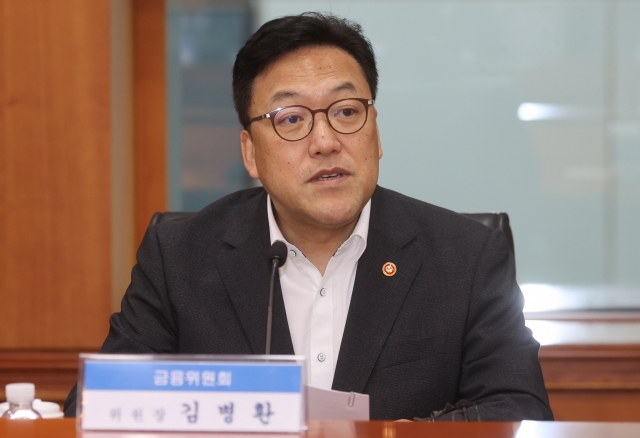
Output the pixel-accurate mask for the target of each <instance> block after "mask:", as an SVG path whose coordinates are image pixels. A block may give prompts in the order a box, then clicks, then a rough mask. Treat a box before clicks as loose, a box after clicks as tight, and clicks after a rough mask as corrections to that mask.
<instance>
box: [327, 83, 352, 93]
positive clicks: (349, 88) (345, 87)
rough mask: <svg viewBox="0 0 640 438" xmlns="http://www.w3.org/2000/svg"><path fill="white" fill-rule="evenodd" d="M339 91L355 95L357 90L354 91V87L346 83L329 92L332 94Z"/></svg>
mask: <svg viewBox="0 0 640 438" xmlns="http://www.w3.org/2000/svg"><path fill="white" fill-rule="evenodd" d="M339 91H353V92H354V93H355V92H357V91H358V90H357V89H356V86H355V85H353V84H352V83H351V82H348V81H347V82H343V83H341V84H340V85H338V86H337V87H335V88H334V89H333V90H331V92H332V93H337V92H339Z"/></svg>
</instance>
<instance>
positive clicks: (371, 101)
mask: <svg viewBox="0 0 640 438" xmlns="http://www.w3.org/2000/svg"><path fill="white" fill-rule="evenodd" d="M345 100H357V101H358V102H360V103H362V104H363V105H364V122H362V126H361V127H359V128H358V129H356V130H355V131H353V132H340V131H338V130H337V129H336V128H335V127H334V126H333V125H332V124H331V120H330V119H329V108H331V107H332V106H333V105H335V104H336V103H339V102H344V101H345ZM374 103H375V100H374V99H363V98H358V97H348V98H346V99H340V100H336V101H335V102H333V103H332V104H330V105H329V106H328V107H326V108H324V109H322V108H320V109H315V110H313V109H311V108H309V107H307V106H304V105H289V106H283V107H281V108H276V109H274V110H273V111H269V112H268V113H266V114H262V115H261V116H257V117H254V118H252V119H249V122H248V123H247V124H246V125H245V127H244V128H245V129H247V130H248V129H249V125H250V124H252V123H253V122H257V121H259V120H262V119H270V120H271V126H273V130H274V131H275V133H276V134H277V135H278V137H280V138H281V139H283V140H285V141H300V140H303V139H305V138H307V137H308V136H309V134H311V131H313V127H314V126H315V123H316V114H318V113H324V115H325V116H326V117H327V123H328V124H329V126H331V129H333V130H334V131H336V132H337V133H338V134H344V135H349V134H355V133H356V132H358V131H360V130H361V129H362V128H364V125H366V124H367V120H369V107H370V106H371V105H373V104H374ZM287 108H304V109H306V110H308V111H309V112H310V113H311V128H309V132H307V134H306V135H305V136H304V137H300V138H298V139H296V140H289V139H288V138H284V137H283V136H282V135H280V133H279V132H278V130H277V129H276V122H275V116H276V114H278V113H279V112H280V111H282V110H285V109H287Z"/></svg>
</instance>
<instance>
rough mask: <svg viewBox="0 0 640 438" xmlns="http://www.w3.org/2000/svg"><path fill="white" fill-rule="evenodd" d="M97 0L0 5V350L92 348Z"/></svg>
mask: <svg viewBox="0 0 640 438" xmlns="http://www.w3.org/2000/svg"><path fill="white" fill-rule="evenodd" d="M109 53H110V52H109V0H92V1H84V0H56V1H49V0H30V1H13V0H0V302H1V305H0V349H58V348H62V349H64V348H91V349H95V348H97V347H98V346H100V345H101V343H102V341H103V340H104V337H105V336H106V334H107V330H108V321H107V318H108V316H109V312H110V309H111V301H110V297H111V260H110V208H111V207H110V149H111V144H110V126H109V114H110V113H109V110H110V108H109Z"/></svg>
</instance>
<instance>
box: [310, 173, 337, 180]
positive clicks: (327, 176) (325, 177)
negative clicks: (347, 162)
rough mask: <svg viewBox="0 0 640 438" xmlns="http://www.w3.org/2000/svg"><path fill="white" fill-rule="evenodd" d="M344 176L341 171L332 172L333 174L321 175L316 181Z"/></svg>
mask: <svg viewBox="0 0 640 438" xmlns="http://www.w3.org/2000/svg"><path fill="white" fill-rule="evenodd" d="M341 176H342V174H341V173H332V174H331V175H320V176H319V177H317V178H316V181H328V180H330V179H336V178H340V177H341Z"/></svg>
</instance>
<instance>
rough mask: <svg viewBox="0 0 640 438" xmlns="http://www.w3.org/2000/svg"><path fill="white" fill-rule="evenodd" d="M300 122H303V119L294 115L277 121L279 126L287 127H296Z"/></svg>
mask: <svg viewBox="0 0 640 438" xmlns="http://www.w3.org/2000/svg"><path fill="white" fill-rule="evenodd" d="M300 122H302V117H301V116H299V115H294V114H290V115H288V116H287V115H285V116H282V117H279V118H278V119H277V120H276V123H277V124H278V125H285V126H287V125H288V126H291V125H295V124H298V123H300Z"/></svg>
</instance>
